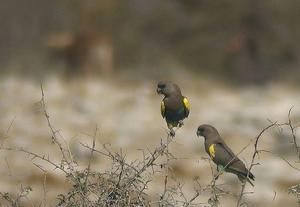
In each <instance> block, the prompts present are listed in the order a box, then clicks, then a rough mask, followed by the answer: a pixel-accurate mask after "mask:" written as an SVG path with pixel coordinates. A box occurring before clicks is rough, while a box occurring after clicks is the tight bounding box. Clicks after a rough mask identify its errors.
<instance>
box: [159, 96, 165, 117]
mask: <svg viewBox="0 0 300 207" xmlns="http://www.w3.org/2000/svg"><path fill="white" fill-rule="evenodd" d="M165 111H166V107H165V103H164V101H163V100H162V102H161V104H160V113H161V115H162V117H165Z"/></svg>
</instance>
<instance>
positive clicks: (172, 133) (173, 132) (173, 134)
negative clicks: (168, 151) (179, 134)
mask: <svg viewBox="0 0 300 207" xmlns="http://www.w3.org/2000/svg"><path fill="white" fill-rule="evenodd" d="M170 136H171V137H175V131H174V129H171V130H170Z"/></svg>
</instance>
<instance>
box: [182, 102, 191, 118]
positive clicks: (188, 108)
mask: <svg viewBox="0 0 300 207" xmlns="http://www.w3.org/2000/svg"><path fill="white" fill-rule="evenodd" d="M183 105H184V108H185V113H186V117H188V116H189V113H190V108H191V106H190V102H189V100H188V99H187V98H186V97H184V98H183Z"/></svg>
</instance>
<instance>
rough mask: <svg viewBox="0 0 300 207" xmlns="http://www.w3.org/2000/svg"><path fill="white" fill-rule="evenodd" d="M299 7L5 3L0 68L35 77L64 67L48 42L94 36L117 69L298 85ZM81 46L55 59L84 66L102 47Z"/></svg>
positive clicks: (0, 12) (248, 1) (169, 0)
mask: <svg viewBox="0 0 300 207" xmlns="http://www.w3.org/2000/svg"><path fill="white" fill-rule="evenodd" d="M299 7H300V2H299V1H297V0H288V1H278V0H276V1H267V0H262V1H258V0H254V1H253V0H244V1H238V0H230V1H209V0H190V1H178V0H166V1H159V0H152V1H147V0H125V1H116V0H110V1H102V0H101V1H95V0H88V1H80V0H63V1H61V0H53V1H46V0H30V1H26V2H24V1H22V2H20V1H17V0H11V1H6V2H4V1H2V3H1V8H0V22H1V27H2V28H1V31H0V42H1V48H0V61H1V70H12V69H14V70H18V71H26V74H28V72H29V71H31V72H32V73H30V74H35V75H37V74H40V73H44V72H45V71H47V70H48V71H49V70H50V71H52V70H60V69H57V68H58V67H54V66H53V64H52V67H50V66H49V61H50V62H51V63H53V59H51V58H50V59H49V55H50V56H51V54H52V55H53V51H52V52H51V48H49V47H47V42H48V41H49V38H50V37H51V36H53V35H54V36H56V37H57V36H62V35H64V36H67V35H69V36H68V37H69V39H68V40H66V38H65V41H64V43H61V38H60V41H59V40H58V39H59V38H57V39H56V42H55V43H53V40H52V44H51V46H52V47H53V44H54V45H56V47H57V45H59V44H60V45H61V44H63V45H66V44H68V43H66V41H67V42H68V41H69V42H70V38H71V37H72V38H73V39H72V41H73V40H74V38H75V37H78V36H81V37H82V36H84V35H85V34H86V33H88V34H91V33H94V34H93V35H92V36H94V37H91V36H90V35H86V37H87V39H94V38H95V36H97V35H98V37H100V36H101V38H103V37H104V39H106V40H105V41H106V43H103V42H102V43H99V44H110V47H111V48H110V49H113V59H112V60H111V62H113V64H112V63H108V64H111V65H110V66H109V67H113V68H114V69H115V70H122V71H124V70H127V69H129V68H130V69H133V70H136V71H142V72H147V71H151V73H152V74H153V73H155V72H156V73H162V71H165V73H172V68H188V70H190V71H195V73H197V74H199V75H202V74H203V73H208V74H209V75H211V76H218V77H220V76H221V77H225V78H227V79H229V80H230V81H231V80H234V81H240V83H247V82H248V83H262V82H265V81H268V80H274V79H275V80H278V79H282V78H285V79H288V80H295V79H296V80H298V77H299V75H298V74H299V70H298V67H299V64H300V63H299V54H300V46H299V44H297V42H299V37H300V27H299V24H298V19H299V12H298V8H299ZM50 39H51V38H50ZM75 39H76V38H75ZM107 39H108V40H107ZM76 40H78V41H80V42H85V40H82V39H80V38H77V39H76ZM82 44H83V45H81V46H76V47H77V49H78V50H79V51H81V52H77V53H76V52H74V51H75V50H76V49H75V48H74V47H73V48H72V49H71V51H72V52H73V53H74V54H71V55H70V52H65V53H68V54H67V55H66V54H62V53H55V54H56V56H57V55H58V56H61V57H62V58H61V59H68V61H69V63H70V62H72V63H73V64H75V65H76V64H80V63H78V59H80V58H82V56H85V55H86V54H84V53H85V52H84V51H85V50H87V49H86V48H87V47H90V46H89V44H94V45H95V44H97V43H95V42H93V41H92V43H91V42H89V43H82ZM48 46H49V45H48ZM52 49H53V48H52ZM69 51H70V50H69ZM66 56H68V57H66ZM70 59H71V60H70ZM76 61H77V62H76ZM79 61H80V60H79ZM109 61H110V60H109ZM74 62H75V63H74ZM50 65H51V64H50ZM46 66H48V67H46ZM55 66H57V65H55ZM71 68H72V70H75V69H74V65H71ZM296 74H297V75H296Z"/></svg>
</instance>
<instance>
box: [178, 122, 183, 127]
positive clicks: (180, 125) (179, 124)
mask: <svg viewBox="0 0 300 207" xmlns="http://www.w3.org/2000/svg"><path fill="white" fill-rule="evenodd" d="M182 126H183V121H182V120H180V121H178V127H179V128H180V127H182Z"/></svg>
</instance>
